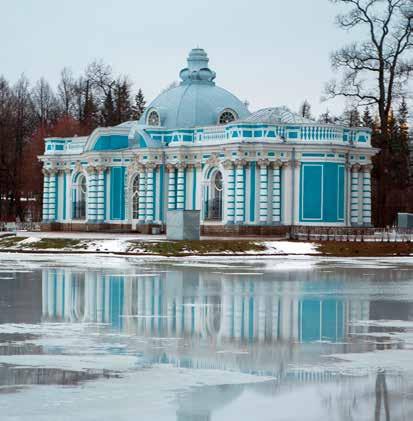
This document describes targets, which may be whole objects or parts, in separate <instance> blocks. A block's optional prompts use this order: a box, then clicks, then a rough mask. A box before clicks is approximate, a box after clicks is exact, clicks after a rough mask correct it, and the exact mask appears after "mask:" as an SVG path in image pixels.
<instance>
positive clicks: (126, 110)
mask: <svg viewBox="0 0 413 421" xmlns="http://www.w3.org/2000/svg"><path fill="white" fill-rule="evenodd" d="M114 104H115V122H116V124H120V123H123V122H125V121H129V120H130V119H131V118H132V105H131V100H130V83H129V82H128V81H127V80H126V79H123V80H121V79H119V80H117V81H116V83H115V87H114Z"/></svg>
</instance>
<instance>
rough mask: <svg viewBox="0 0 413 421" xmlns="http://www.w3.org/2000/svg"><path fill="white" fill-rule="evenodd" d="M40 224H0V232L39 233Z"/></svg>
mask: <svg viewBox="0 0 413 421" xmlns="http://www.w3.org/2000/svg"><path fill="white" fill-rule="evenodd" d="M40 225H41V223H40V222H32V221H31V222H0V231H3V232H4V231H7V232H13V231H40Z"/></svg>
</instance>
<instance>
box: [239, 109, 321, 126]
mask: <svg viewBox="0 0 413 421" xmlns="http://www.w3.org/2000/svg"><path fill="white" fill-rule="evenodd" d="M243 122H248V123H265V124H282V123H292V124H306V123H312V124H314V121H313V120H311V119H309V118H305V117H302V116H300V115H299V114H296V113H293V112H292V111H291V110H289V109H288V108H287V107H274V108H263V109H262V110H258V111H256V112H255V113H252V114H251V115H249V116H248V117H246V118H244V119H243Z"/></svg>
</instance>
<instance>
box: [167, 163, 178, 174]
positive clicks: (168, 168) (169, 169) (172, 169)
mask: <svg viewBox="0 0 413 421" xmlns="http://www.w3.org/2000/svg"><path fill="white" fill-rule="evenodd" d="M166 169H167V170H168V171H169V172H171V171H175V169H176V165H175V164H171V163H168V164H166Z"/></svg>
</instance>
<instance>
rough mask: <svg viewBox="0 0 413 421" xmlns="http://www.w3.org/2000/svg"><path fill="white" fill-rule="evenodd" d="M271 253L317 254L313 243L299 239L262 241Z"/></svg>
mask: <svg viewBox="0 0 413 421" xmlns="http://www.w3.org/2000/svg"><path fill="white" fill-rule="evenodd" d="M264 245H265V246H266V247H267V251H266V252H267V253H271V254H319V253H320V252H319V251H318V250H317V245H316V244H315V243H306V242H299V241H264Z"/></svg>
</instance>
